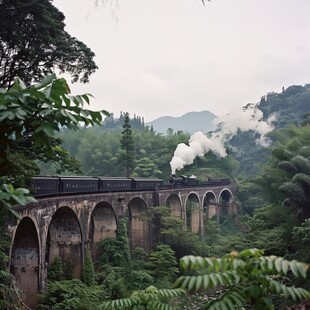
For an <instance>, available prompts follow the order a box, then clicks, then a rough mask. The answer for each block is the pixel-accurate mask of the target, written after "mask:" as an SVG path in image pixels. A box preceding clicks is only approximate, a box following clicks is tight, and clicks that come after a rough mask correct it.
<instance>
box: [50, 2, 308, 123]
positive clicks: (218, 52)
mask: <svg viewBox="0 0 310 310" xmlns="http://www.w3.org/2000/svg"><path fill="white" fill-rule="evenodd" d="M205 2H206V5H205V6H203V5H202V3H201V2H200V1H199V0H118V1H117V0H105V1H102V2H101V1H100V0H98V5H97V6H96V4H95V3H96V0H56V1H54V5H56V6H57V7H58V8H59V9H60V10H61V11H62V12H63V13H64V14H65V16H66V25H67V28H66V30H67V31H68V32H69V33H70V34H71V35H73V36H76V37H77V38H78V39H79V40H81V41H83V42H84V43H85V44H87V45H88V46H89V47H90V48H91V49H92V50H93V51H94V52H95V54H96V59H95V61H96V64H97V65H98V67H99V69H98V70H97V72H96V73H95V74H94V75H92V76H91V78H90V83H89V84H86V85H83V84H74V85H73V86H71V89H72V92H73V93H74V94H81V93H85V92H87V93H91V94H93V95H94V96H95V99H94V100H93V103H92V106H91V107H92V108H93V109H106V110H108V111H109V112H113V113H114V114H115V116H117V117H118V116H119V113H120V111H127V112H129V113H130V115H131V116H133V114H134V113H136V114H137V115H139V116H143V117H144V118H145V121H146V122H148V121H152V120H154V119H156V118H158V117H160V116H164V115H170V116H181V115H183V114H185V113H187V112H190V111H204V110H209V111H211V112H213V113H214V114H216V115H223V114H226V113H229V112H230V111H231V110H232V109H233V108H235V107H237V106H238V107H239V106H240V107H241V106H242V105H246V104H247V103H249V102H253V103H256V102H258V101H259V100H260V97H261V96H262V95H264V94H266V93H267V92H270V91H276V92H280V91H281V89H282V87H283V86H284V87H288V86H290V85H293V84H301V85H304V84H306V83H310V1H309V0H212V2H208V1H205ZM116 3H117V4H118V6H116V5H115V4H116Z"/></svg>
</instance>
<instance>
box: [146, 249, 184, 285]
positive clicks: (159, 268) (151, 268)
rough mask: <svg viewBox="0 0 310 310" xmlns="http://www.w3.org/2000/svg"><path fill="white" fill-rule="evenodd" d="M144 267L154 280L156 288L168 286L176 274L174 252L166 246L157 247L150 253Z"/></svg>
mask: <svg viewBox="0 0 310 310" xmlns="http://www.w3.org/2000/svg"><path fill="white" fill-rule="evenodd" d="M145 266H146V268H147V270H148V272H149V274H150V275H151V276H152V277H153V278H154V279H155V284H156V286H157V287H165V286H166V285H167V284H168V286H170V285H171V284H172V283H173V281H174V280H175V279H176V275H177V273H178V269H177V260H176V257H175V252H174V251H173V250H172V249H171V248H170V246H169V245H166V244H159V245H157V247H156V250H155V251H153V252H151V253H150V255H149V261H148V262H147V263H145Z"/></svg>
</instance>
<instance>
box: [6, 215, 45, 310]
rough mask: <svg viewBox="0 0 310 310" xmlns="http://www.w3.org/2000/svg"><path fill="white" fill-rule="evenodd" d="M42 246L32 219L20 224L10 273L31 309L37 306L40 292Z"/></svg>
mask: <svg viewBox="0 0 310 310" xmlns="http://www.w3.org/2000/svg"><path fill="white" fill-rule="evenodd" d="M40 263H41V262H40V246H39V234H38V229H37V227H36V225H35V223H34V221H33V220H32V219H31V218H30V217H24V218H23V219H22V220H21V221H20V222H19V224H18V226H17V229H16V232H15V236H14V241H13V245H12V251H11V262H10V271H11V273H12V274H13V276H14V277H15V281H16V285H17V287H18V288H19V289H20V290H21V291H22V292H23V296H22V298H23V300H24V302H25V304H26V305H27V306H29V307H30V308H32V307H35V306H36V304H37V294H38V292H39V271H40V268H39V266H40Z"/></svg>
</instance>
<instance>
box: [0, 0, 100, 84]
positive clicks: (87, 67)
mask: <svg viewBox="0 0 310 310" xmlns="http://www.w3.org/2000/svg"><path fill="white" fill-rule="evenodd" d="M0 12H1V19H0V87H9V86H11V85H12V83H13V81H14V79H15V78H16V77H19V78H21V79H22V80H23V81H24V82H26V83H27V84H29V83H31V82H33V81H36V82H37V81H39V80H41V79H42V78H43V76H45V75H46V74H48V73H52V72H53V70H54V69H55V68H57V69H58V70H60V72H66V73H69V74H70V75H71V77H72V80H73V81H74V82H76V81H78V80H80V81H81V82H84V83H85V82H88V80H89V76H90V75H91V74H92V73H93V72H94V71H95V70H96V69H97V66H96V64H95V62H94V60H93V59H94V57H95V54H94V53H93V52H92V51H91V50H90V49H89V48H88V47H87V46H86V45H85V44H84V43H83V42H81V41H79V40H77V39H76V38H74V37H71V36H70V35H69V34H68V33H67V32H66V31H65V30H64V27H65V24H64V19H65V17H64V15H63V14H62V13H61V12H60V11H59V10H58V9H57V8H56V7H54V6H53V5H52V1H51V0H42V1H35V0H26V1H24V0H2V1H1V2H0Z"/></svg>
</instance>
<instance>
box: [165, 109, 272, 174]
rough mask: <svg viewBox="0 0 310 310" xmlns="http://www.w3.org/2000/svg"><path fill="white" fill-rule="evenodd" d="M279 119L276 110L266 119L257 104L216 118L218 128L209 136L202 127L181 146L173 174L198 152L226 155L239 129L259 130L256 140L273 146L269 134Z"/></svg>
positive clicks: (172, 166)
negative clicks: (230, 141) (228, 143)
mask: <svg viewBox="0 0 310 310" xmlns="http://www.w3.org/2000/svg"><path fill="white" fill-rule="evenodd" d="M275 119H276V115H274V114H272V115H270V117H269V118H268V119H267V120H266V121H264V120H263V112H262V111H261V110H259V109H258V108H257V107H256V106H255V105H253V104H248V105H247V106H245V107H243V108H242V109H239V110H234V111H232V112H231V113H230V114H227V115H224V116H221V117H218V118H216V119H215V120H214V123H215V125H217V129H216V130H215V131H214V132H213V133H211V134H210V135H208V137H207V136H206V135H204V134H203V133H202V132H200V131H198V132H195V133H194V134H193V135H192V136H191V137H190V140H189V142H188V145H186V144H184V143H180V144H179V145H178V146H177V148H176V150H175V152H174V155H173V158H172V160H171V162H170V166H171V171H172V174H174V173H175V172H176V170H181V169H182V168H183V167H184V166H185V165H190V164H192V163H193V162H194V159H195V158H196V157H197V156H198V157H203V156H204V154H205V153H207V152H208V151H212V152H213V153H214V154H216V155H217V156H219V157H225V156H226V155H227V153H226V148H225V143H226V142H228V141H229V140H231V139H232V137H233V136H234V135H236V134H237V132H238V131H241V132H245V131H250V130H251V131H254V132H256V133H258V134H259V138H258V139H257V140H256V143H257V144H259V145H261V146H264V147H266V146H269V145H270V142H271V141H270V139H268V137H267V136H266V134H267V133H268V132H270V131H272V130H273V129H274V126H273V122H274V121H275Z"/></svg>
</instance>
